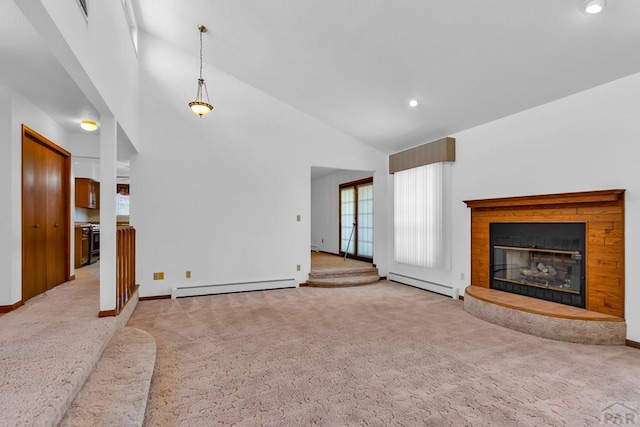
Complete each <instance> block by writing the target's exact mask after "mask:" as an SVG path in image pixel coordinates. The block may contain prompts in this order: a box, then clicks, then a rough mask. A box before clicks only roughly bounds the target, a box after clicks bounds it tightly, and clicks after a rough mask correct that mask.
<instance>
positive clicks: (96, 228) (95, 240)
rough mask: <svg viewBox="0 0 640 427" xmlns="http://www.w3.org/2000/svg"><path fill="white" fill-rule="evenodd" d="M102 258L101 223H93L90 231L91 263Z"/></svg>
mask: <svg viewBox="0 0 640 427" xmlns="http://www.w3.org/2000/svg"><path fill="white" fill-rule="evenodd" d="M99 259H100V224H91V228H90V231H89V264H93V263H94V262H96V261H98V260H99Z"/></svg>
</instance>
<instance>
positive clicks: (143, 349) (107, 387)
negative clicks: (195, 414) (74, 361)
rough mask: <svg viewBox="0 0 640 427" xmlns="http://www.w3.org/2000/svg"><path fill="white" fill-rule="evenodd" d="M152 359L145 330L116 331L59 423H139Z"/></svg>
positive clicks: (152, 349)
mask: <svg viewBox="0 0 640 427" xmlns="http://www.w3.org/2000/svg"><path fill="white" fill-rule="evenodd" d="M155 360H156V344H155V341H154V340H153V337H151V336H150V335H149V334H148V333H146V332H144V331H141V330H140V329H136V328H122V329H121V330H119V331H118V332H116V334H115V336H114V337H113V338H112V339H111V341H110V342H109V344H108V345H107V348H106V349H105V350H104V353H103V354H102V357H101V358H100V360H99V361H98V364H97V365H96V367H95V369H94V370H93V371H92V372H91V375H89V378H88V379H87V381H86V382H85V383H84V385H83V386H82V389H81V390H80V392H79V393H78V395H77V396H76V398H75V399H74V401H73V402H72V403H71V406H70V407H69V410H68V411H67V412H66V414H65V415H64V417H63V419H62V421H61V422H60V424H59V426H60V427H63V426H64V427H75V426H77V427H86V426H132V427H133V426H141V425H142V424H143V421H144V413H145V408H146V405H147V399H148V396H149V384H150V382H151V376H152V375H153V367H154V365H155Z"/></svg>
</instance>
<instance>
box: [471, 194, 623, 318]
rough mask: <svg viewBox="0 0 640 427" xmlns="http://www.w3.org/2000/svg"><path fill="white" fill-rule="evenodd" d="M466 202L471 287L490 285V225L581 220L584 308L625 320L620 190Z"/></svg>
mask: <svg viewBox="0 0 640 427" xmlns="http://www.w3.org/2000/svg"><path fill="white" fill-rule="evenodd" d="M465 203H466V204H467V206H468V207H469V208H471V285H472V286H475V287H480V288H487V289H488V288H490V279H491V277H490V241H489V238H490V224H492V223H507V222H513V223H584V224H585V239H586V242H585V244H586V250H585V294H586V296H585V298H586V301H585V303H586V304H585V309H586V310H588V311H592V312H597V313H602V314H606V315H610V316H615V317H617V318H621V319H624V314H625V313H624V190H602V191H590V192H579V193H562V194H548V195H535V196H521V197H508V198H499V199H483V200H469V201H465ZM525 298H528V297H525ZM531 300H533V301H536V300H535V299H534V298H531Z"/></svg>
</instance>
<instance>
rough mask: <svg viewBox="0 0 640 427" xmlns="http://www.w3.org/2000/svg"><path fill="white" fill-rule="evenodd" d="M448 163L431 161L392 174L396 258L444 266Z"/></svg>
mask: <svg viewBox="0 0 640 427" xmlns="http://www.w3.org/2000/svg"><path fill="white" fill-rule="evenodd" d="M447 171H448V165H446V164H445V163H442V162H440V163H433V164H430V165H426V166H420V167H417V168H413V169H407V170H404V171H400V172H396V173H395V174H394V255H395V260H396V262H399V263H403V264H412V265H417V266H421V267H429V268H447V267H448V266H447V263H448V256H447V245H446V242H445V236H446V227H445V218H444V217H445V212H444V210H445V209H444V207H445V196H444V190H445V178H446V172H447Z"/></svg>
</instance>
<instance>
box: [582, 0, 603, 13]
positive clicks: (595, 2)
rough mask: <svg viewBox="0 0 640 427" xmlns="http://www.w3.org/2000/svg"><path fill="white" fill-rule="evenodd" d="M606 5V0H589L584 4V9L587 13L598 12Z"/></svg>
mask: <svg viewBox="0 0 640 427" xmlns="http://www.w3.org/2000/svg"><path fill="white" fill-rule="evenodd" d="M605 6H607V0H589V1H587V2H586V3H585V4H584V11H585V12H587V13H591V14H594V13H600V12H602V9H604V8H605Z"/></svg>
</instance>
